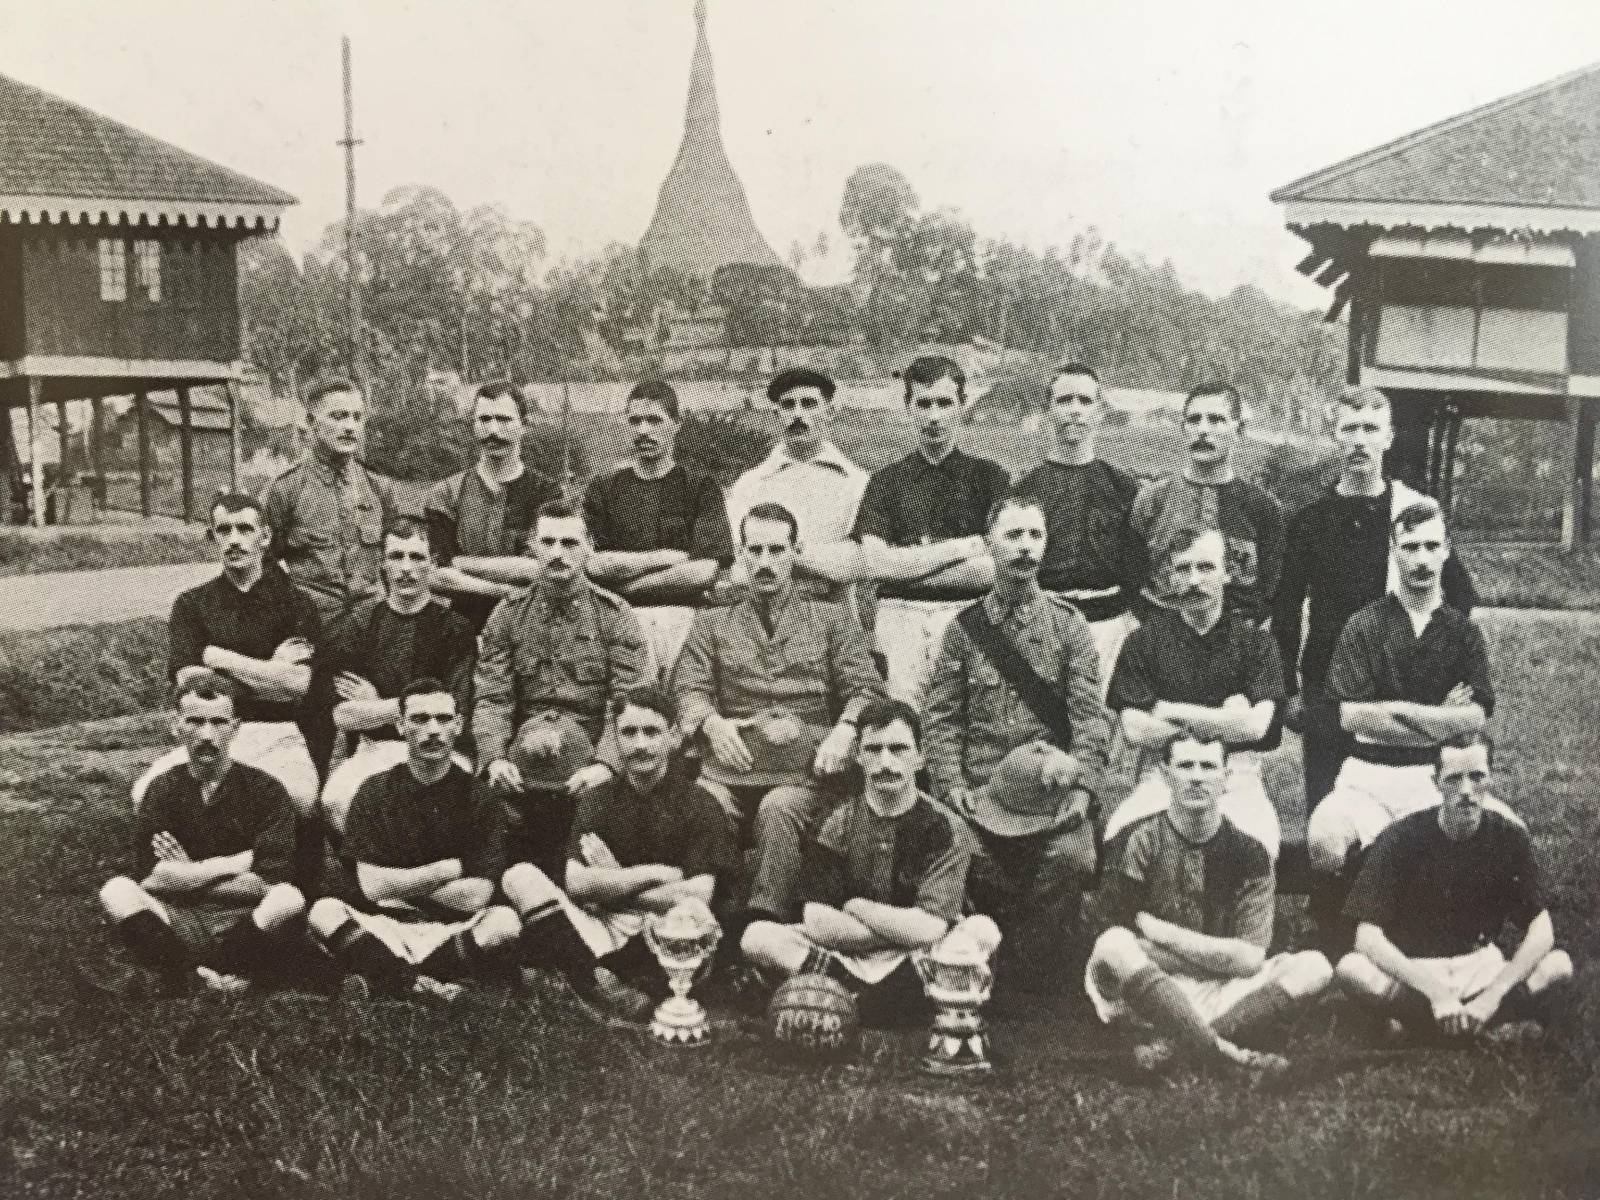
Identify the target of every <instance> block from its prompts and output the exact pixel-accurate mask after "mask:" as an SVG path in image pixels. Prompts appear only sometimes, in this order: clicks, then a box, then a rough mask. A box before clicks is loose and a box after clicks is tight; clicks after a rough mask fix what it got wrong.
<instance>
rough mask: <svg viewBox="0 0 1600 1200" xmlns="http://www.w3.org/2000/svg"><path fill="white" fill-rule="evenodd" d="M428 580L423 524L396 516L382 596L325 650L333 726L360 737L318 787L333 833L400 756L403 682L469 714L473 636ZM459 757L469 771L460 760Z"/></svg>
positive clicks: (429, 556)
mask: <svg viewBox="0 0 1600 1200" xmlns="http://www.w3.org/2000/svg"><path fill="white" fill-rule="evenodd" d="M432 581H433V548H432V545H431V543H430V540H429V534H428V527H427V526H426V525H424V524H423V523H422V522H421V521H418V520H416V519H415V518H413V517H401V518H400V519H399V520H398V521H395V522H394V523H393V524H391V525H390V526H389V527H388V528H387V529H385V530H384V533H383V582H384V594H383V598H382V599H381V600H374V601H371V602H369V603H368V605H367V606H366V608H365V610H364V611H362V612H360V613H358V614H357V615H356V617H355V618H354V619H353V620H352V621H350V622H347V624H346V630H345V637H344V639H343V640H342V642H341V643H340V644H338V645H336V646H333V647H331V648H330V650H329V653H328V658H329V660H330V663H329V668H328V669H329V671H330V672H331V673H332V675H333V687H334V692H335V694H336V695H337V696H338V697H339V703H338V704H337V705H336V706H335V708H334V710H333V720H334V724H335V725H336V726H337V727H338V728H339V729H340V730H341V731H343V732H345V733H350V734H359V735H360V737H361V742H360V745H359V746H358V747H357V748H356V750H355V752H354V753H353V754H351V755H350V757H348V758H346V759H345V760H344V762H342V763H340V764H339V766H338V767H337V768H336V769H335V770H334V772H333V774H332V775H331V776H330V777H329V779H328V783H327V786H326V787H324V788H323V789H322V818H323V820H324V822H326V824H327V826H328V828H329V830H330V832H331V833H333V834H334V835H335V836H337V835H339V834H342V833H343V831H344V826H345V816H346V814H347V813H348V811H349V808H350V802H351V801H352V800H354V799H355V795H356V792H357V791H358V790H359V789H360V787H361V785H362V784H363V783H364V782H366V780H367V779H369V778H370V777H371V776H373V775H376V774H378V773H379V772H381V771H387V770H388V769H389V768H390V767H395V766H399V765H400V763H402V762H404V761H405V757H406V742H405V738H404V737H403V736H402V735H401V732H400V726H399V719H400V695H401V693H402V692H403V691H404V690H405V686H406V684H408V683H410V682H411V681H412V680H413V679H438V680H441V681H442V682H443V683H444V684H445V686H446V687H448V688H449V689H450V694H451V695H453V696H454V697H455V698H456V711H457V712H463V713H464V712H468V711H470V707H471V706H470V700H471V696H472V663H473V656H474V655H475V653H476V652H477V638H476V637H475V636H474V635H473V632H472V626H471V625H470V624H469V623H468V622H467V619H466V618H465V617H463V616H461V615H460V614H459V613H456V612H453V611H452V610H451V609H450V608H449V607H448V606H447V605H445V604H442V603H440V602H439V601H438V600H437V599H436V598H435V597H434V595H433V588H432ZM458 761H460V763H461V765H462V766H464V767H467V768H468V769H470V768H471V763H470V762H468V761H467V760H466V759H464V758H460V757H459V756H458Z"/></svg>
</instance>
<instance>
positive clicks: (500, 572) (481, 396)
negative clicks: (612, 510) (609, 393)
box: [422, 382, 561, 633]
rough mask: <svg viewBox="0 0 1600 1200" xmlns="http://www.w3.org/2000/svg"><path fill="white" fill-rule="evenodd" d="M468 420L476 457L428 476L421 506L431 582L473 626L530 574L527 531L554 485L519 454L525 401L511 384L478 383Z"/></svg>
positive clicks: (555, 494)
mask: <svg viewBox="0 0 1600 1200" xmlns="http://www.w3.org/2000/svg"><path fill="white" fill-rule="evenodd" d="M471 420H472V438H473V441H475V442H476V443H477V446H478V461H477V462H476V463H474V464H473V465H472V466H471V467H469V468H468V469H467V470H465V471H460V472H457V473H456V474H454V475H451V476H450V477H449V478H448V479H442V480H440V481H439V482H438V483H436V484H435V485H434V486H433V487H432V489H430V490H429V492H428V495H427V497H426V499H425V500H424V501H423V506H422V512H423V518H424V519H425V520H426V521H427V523H428V540H429V542H430V544H431V545H432V546H433V552H434V557H435V560H436V562H437V563H438V566H437V567H436V568H435V570H434V583H433V586H434V589H435V590H436V591H437V592H439V593H440V594H441V595H443V596H445V597H447V598H448V599H449V601H450V604H451V607H453V608H454V609H455V610H456V611H457V612H459V613H460V614H461V615H462V616H464V617H466V618H467V620H468V621H469V622H470V623H471V625H472V629H473V632H474V633H478V632H481V631H482V630H483V627H484V624H485V623H486V622H487V621H488V620H489V614H490V613H491V612H493V611H494V606H495V605H496V604H498V603H499V602H500V601H501V600H503V599H505V598H506V597H507V596H511V595H514V594H515V593H516V592H517V590H518V589H519V588H522V587H525V586H526V585H527V584H528V583H530V582H531V581H532V580H533V577H534V573H535V569H536V568H535V567H534V564H533V562H532V560H531V559H530V558H529V557H528V531H529V530H530V529H532V528H533V522H534V518H535V515H536V514H537V513H538V511H539V506H540V505H541V504H544V503H545V502H546V501H548V500H559V499H560V498H561V489H560V487H558V486H557V484H556V482H555V481H554V480H552V479H550V478H548V477H547V476H545V475H542V474H540V473H539V472H538V471H535V470H534V469H533V468H531V467H529V466H527V465H526V464H525V463H524V462H523V461H522V439H523V436H524V434H526V432H527V402H526V401H525V400H524V399H523V396H522V392H521V390H520V389H518V388H517V387H516V386H515V385H514V384H510V383H505V382H495V383H486V384H484V385H483V386H482V387H480V388H479V389H478V390H477V391H476V392H475V393H474V394H473V397H472V412H471Z"/></svg>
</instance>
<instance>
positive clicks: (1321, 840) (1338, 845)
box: [1306, 810, 1353, 875]
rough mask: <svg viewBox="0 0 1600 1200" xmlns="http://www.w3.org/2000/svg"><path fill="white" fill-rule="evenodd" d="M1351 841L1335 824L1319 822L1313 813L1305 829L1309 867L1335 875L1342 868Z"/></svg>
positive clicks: (1347, 855) (1348, 852)
mask: <svg viewBox="0 0 1600 1200" xmlns="http://www.w3.org/2000/svg"><path fill="white" fill-rule="evenodd" d="M1317 815H1320V810H1319V813H1318V814H1317ZM1352 841H1353V839H1351V838H1350V836H1349V835H1348V833H1346V832H1345V831H1344V830H1343V829H1341V828H1340V827H1339V826H1338V825H1337V824H1335V823H1334V822H1332V821H1328V822H1319V821H1318V820H1317V819H1316V815H1313V816H1312V818H1311V824H1310V826H1309V827H1308V828H1307V829H1306V857H1307V858H1309V859H1310V860H1311V869H1312V870H1313V871H1321V872H1322V873H1323V874H1325V875H1336V874H1338V873H1339V872H1340V871H1342V870H1344V865H1345V860H1346V859H1347V858H1348V857H1349V854H1350V846H1351V844H1352Z"/></svg>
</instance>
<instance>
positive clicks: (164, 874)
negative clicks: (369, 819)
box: [91, 668, 305, 992]
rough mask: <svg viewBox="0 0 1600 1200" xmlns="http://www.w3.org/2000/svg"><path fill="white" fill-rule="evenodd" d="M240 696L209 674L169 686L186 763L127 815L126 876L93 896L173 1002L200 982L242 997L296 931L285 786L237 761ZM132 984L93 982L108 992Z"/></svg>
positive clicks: (163, 776)
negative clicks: (130, 850) (129, 854)
mask: <svg viewBox="0 0 1600 1200" xmlns="http://www.w3.org/2000/svg"><path fill="white" fill-rule="evenodd" d="M240 696H241V693H240V690H239V688H238V686H237V685H236V684H235V683H234V682H233V681H232V680H231V679H229V678H228V677H227V676H226V675H222V674H220V673H218V672H215V671H211V670H209V669H206V668H200V669H197V670H192V671H189V672H188V673H186V674H184V675H183V676H182V677H181V678H180V679H179V681H178V684H177V687H176V696H175V700H174V704H175V707H176V712H175V714H174V716H173V720H172V732H173V736H174V737H176V738H177V739H178V741H179V742H180V743H181V744H182V746H183V758H182V760H181V761H180V762H178V763H175V764H173V765H172V766H170V767H168V768H167V769H166V770H164V771H161V772H160V773H159V774H157V775H155V776H154V777H153V778H151V779H150V781H149V784H148V786H147V788H146V790H145V793H144V798H143V801H142V803H140V805H139V807H138V810H137V812H136V813H135V816H134V863H135V867H134V874H133V876H131V877H130V876H125V875H119V876H117V877H116V878H115V879H111V880H109V881H107V883H106V884H105V886H104V887H102V888H101V889H100V907H101V909H102V910H103V911H104V913H105V915H106V918H107V919H108V920H109V921H111V922H112V924H113V925H114V926H115V927H116V931H117V934H118V936H119V937H120V938H121V940H122V941H123V943H124V944H125V945H126V946H127V947H128V948H129V950H130V951H131V952H132V954H133V956H134V958H135V960H136V961H137V962H138V964H139V965H140V966H141V967H142V968H145V969H147V970H149V971H152V972H153V973H154V974H155V977H156V979H157V981H158V982H159V984H161V985H162V986H163V990H166V991H169V992H170V991H175V990H178V989H179V988H181V987H182V986H183V985H184V984H186V983H187V982H189V981H190V980H191V979H192V978H193V977H194V976H196V975H198V977H199V978H200V979H201V980H202V981H203V982H204V983H205V984H206V985H207V986H208V987H211V988H215V989H217V990H219V991H226V992H235V991H240V990H242V989H244V988H245V987H247V986H248V985H249V981H250V977H251V976H252V975H253V974H255V973H256V972H258V971H259V970H261V969H262V968H265V967H269V966H271V965H273V963H274V961H275V960H279V959H281V954H282V951H283V949H284V947H285V946H286V944H287V940H288V938H289V937H291V936H297V935H298V934H299V931H300V930H301V929H302V928H303V927H302V925H301V924H300V918H301V917H302V916H303V915H304V913H305V897H304V896H303V895H302V894H301V893H300V891H299V889H298V888H296V887H294V886H293V885H292V884H290V883H289V882H288V877H289V869H290V866H291V858H292V855H293V852H294V841H295V812H294V806H293V805H292V804H291V803H290V801H289V796H288V793H286V792H285V791H284V790H283V785H282V784H281V783H279V782H278V781H277V780H276V779H274V778H273V777H272V776H271V775H269V774H267V773H266V772H265V771H262V770H258V769H257V768H255V767H251V766H247V765H245V764H244V763H240V762H236V761H234V759H233V757H232V756H231V755H230V754H229V747H230V746H231V744H232V743H233V741H234V738H235V737H236V736H237V734H238V732H239V719H238V717H237V715H236V713H235V705H236V704H237V703H238V702H239V700H240ZM140 978H141V977H140V976H138V975H132V976H123V977H118V978H113V979H106V978H103V977H99V976H96V977H95V978H94V979H92V980H91V982H93V983H95V984H96V986H100V987H104V988H106V989H107V990H111V991H121V990H124V989H127V988H131V987H137V986H138V980H139V979H140Z"/></svg>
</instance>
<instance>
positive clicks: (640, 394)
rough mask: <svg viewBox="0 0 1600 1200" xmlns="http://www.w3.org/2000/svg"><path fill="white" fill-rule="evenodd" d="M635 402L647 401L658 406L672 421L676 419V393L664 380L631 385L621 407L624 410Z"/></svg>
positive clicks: (648, 380) (644, 381)
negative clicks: (631, 387)
mask: <svg viewBox="0 0 1600 1200" xmlns="http://www.w3.org/2000/svg"><path fill="white" fill-rule="evenodd" d="M635 400H648V401H650V402H651V403H652V404H659V405H660V406H661V407H662V409H663V410H664V411H665V412H666V414H667V416H668V417H670V418H671V419H672V420H674V421H676V420H677V419H678V393H677V392H676V391H675V390H674V389H673V387H672V385H671V384H670V383H668V382H667V381H666V380H665V379H646V380H643V381H642V382H640V383H636V384H634V385H633V389H632V390H631V391H630V392H629V393H628V398H627V400H625V401H624V402H623V405H622V407H623V408H624V409H626V408H627V407H628V405H630V404H632V403H633V402H634V401H635Z"/></svg>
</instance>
